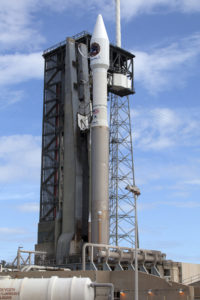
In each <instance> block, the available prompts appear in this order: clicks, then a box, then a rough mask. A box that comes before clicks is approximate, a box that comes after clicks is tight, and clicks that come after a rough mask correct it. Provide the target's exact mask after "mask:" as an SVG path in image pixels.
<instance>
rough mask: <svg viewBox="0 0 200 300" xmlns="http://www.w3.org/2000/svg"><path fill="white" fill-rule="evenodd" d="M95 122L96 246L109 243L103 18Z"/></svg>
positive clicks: (95, 38) (95, 70) (95, 65)
mask: <svg viewBox="0 0 200 300" xmlns="http://www.w3.org/2000/svg"><path fill="white" fill-rule="evenodd" d="M90 48H91V53H90V57H91V61H90V65H91V69H92V74H93V120H92V124H91V133H92V135H91V138H92V146H91V164H92V168H91V185H92V188H91V190H92V205H91V206H92V216H91V240H92V243H103V244H108V242H109V194H108V186H109V184H108V181H109V175H108V172H109V129H108V121H107V70H108V68H109V40H108V36H107V32H106V29H105V25H104V22H103V18H102V16H101V15H99V16H98V18H97V22H96V26H95V29H94V32H93V35H92V39H91V46H90Z"/></svg>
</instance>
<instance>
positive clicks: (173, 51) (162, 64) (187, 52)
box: [134, 33, 200, 94]
mask: <svg viewBox="0 0 200 300" xmlns="http://www.w3.org/2000/svg"><path fill="white" fill-rule="evenodd" d="M134 53H135V54H136V58H135V80H136V81H138V82H139V83H140V84H142V85H143V86H144V87H145V88H146V89H147V90H148V91H149V92H150V93H151V94H155V93H157V92H160V91H162V90H165V89H167V90H169V88H170V89H171V88H174V87H176V88H177V86H178V85H179V86H180V85H181V86H182V84H184V83H185V82H186V79H187V78H188V76H190V75H191V74H192V72H193V70H192V68H191V66H192V63H193V62H194V61H195V60H197V59H198V58H199V55H200V34H199V33H197V34H194V35H192V36H190V37H187V38H184V39H182V40H180V41H177V42H175V43H173V44H171V45H169V46H166V47H163V48H154V49H153V50H150V51H148V52H144V51H134Z"/></svg>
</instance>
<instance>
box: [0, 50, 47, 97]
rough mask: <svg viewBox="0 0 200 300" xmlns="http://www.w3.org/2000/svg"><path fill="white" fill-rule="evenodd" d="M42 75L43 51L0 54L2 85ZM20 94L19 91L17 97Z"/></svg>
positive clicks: (0, 81)
mask: <svg viewBox="0 0 200 300" xmlns="http://www.w3.org/2000/svg"><path fill="white" fill-rule="evenodd" d="M42 77H43V58H42V53H40V52H36V53H31V54H10V55H0V85H3V86H5V85H10V84H13V83H20V82H24V81H27V80H29V79H40V78H42ZM14 93H16V92H14ZM19 96H20V95H19V92H18V94H17V97H19ZM15 98H16V95H15Z"/></svg>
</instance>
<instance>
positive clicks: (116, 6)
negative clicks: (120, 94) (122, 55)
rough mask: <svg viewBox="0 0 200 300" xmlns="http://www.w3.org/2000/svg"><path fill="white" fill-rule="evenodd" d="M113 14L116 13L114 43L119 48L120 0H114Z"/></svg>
mask: <svg viewBox="0 0 200 300" xmlns="http://www.w3.org/2000/svg"><path fill="white" fill-rule="evenodd" d="M115 15H116V45H117V46H118V47H120V48H121V44H122V42H121V14H120V0H115Z"/></svg>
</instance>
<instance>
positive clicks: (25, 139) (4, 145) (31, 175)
mask: <svg viewBox="0 0 200 300" xmlns="http://www.w3.org/2000/svg"><path fill="white" fill-rule="evenodd" d="M40 157H41V138H40V137H35V136H32V135H13V136H3V137H0V182H2V183H3V182H11V181H21V180H25V181H35V180H37V181H38V180H39V176H40Z"/></svg>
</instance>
